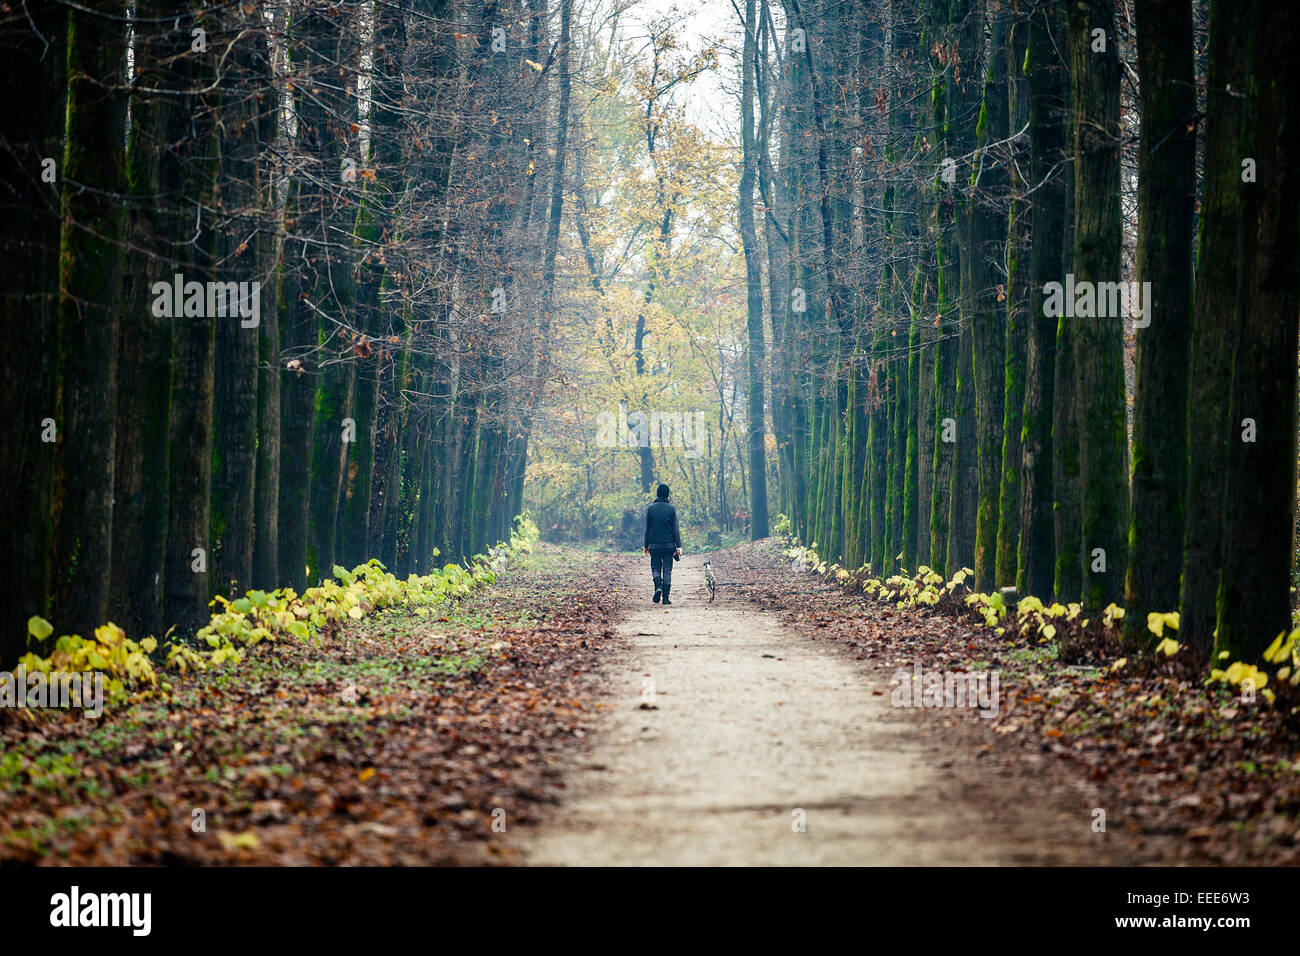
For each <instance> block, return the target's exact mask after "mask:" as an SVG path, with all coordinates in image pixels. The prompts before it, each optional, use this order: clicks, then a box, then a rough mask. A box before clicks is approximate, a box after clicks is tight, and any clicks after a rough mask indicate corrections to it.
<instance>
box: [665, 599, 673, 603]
mask: <svg viewBox="0 0 1300 956" xmlns="http://www.w3.org/2000/svg"><path fill="white" fill-rule="evenodd" d="M672 603H673V602H672V601H670V600H668V599H667V598H664V604H672Z"/></svg>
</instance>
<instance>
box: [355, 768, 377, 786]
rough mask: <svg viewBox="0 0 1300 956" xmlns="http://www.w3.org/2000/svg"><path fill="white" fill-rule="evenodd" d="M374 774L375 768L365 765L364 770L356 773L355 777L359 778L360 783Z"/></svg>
mask: <svg viewBox="0 0 1300 956" xmlns="http://www.w3.org/2000/svg"><path fill="white" fill-rule="evenodd" d="M374 775H375V768H374V767H367V768H366V769H365V770H363V771H361V773H360V774H358V775H357V779H358V780H360V781H361V782H362V783H365V782H366V781H367V780H369V779H370V778H371V777H373V776H374Z"/></svg>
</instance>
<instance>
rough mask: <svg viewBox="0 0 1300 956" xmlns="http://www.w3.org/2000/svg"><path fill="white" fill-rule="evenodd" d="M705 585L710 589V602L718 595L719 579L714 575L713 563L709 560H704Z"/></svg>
mask: <svg viewBox="0 0 1300 956" xmlns="http://www.w3.org/2000/svg"><path fill="white" fill-rule="evenodd" d="M704 586H705V587H706V588H708V589H709V603H710V604H712V603H713V599H714V598H715V597H717V596H718V581H717V579H716V578H715V577H714V576H713V565H712V564H710V563H709V562H708V561H705V562H704Z"/></svg>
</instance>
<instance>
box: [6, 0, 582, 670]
mask: <svg viewBox="0 0 1300 956" xmlns="http://www.w3.org/2000/svg"><path fill="white" fill-rule="evenodd" d="M571 18H572V10H571V3H570V0H556V2H554V3H551V2H549V0H502V2H498V0H490V2H489V0H329V2H324V0H288V2H257V0H245V2H241V3H233V4H232V3H214V2H189V3H184V4H180V5H177V4H169V3H161V2H157V0H133V2H131V3H128V2H126V0H87V2H85V3H82V4H75V5H65V4H61V3H54V2H49V3H46V2H36V3H30V2H29V3H20V4H17V5H14V6H11V7H8V8H6V10H5V11H4V13H3V14H2V15H0V49H2V50H3V54H4V55H5V56H6V57H7V59H8V62H9V66H10V69H8V70H7V71H6V76H5V80H4V81H3V82H4V86H3V95H0V101H2V102H0V137H3V148H2V149H0V163H3V174H2V175H0V181H2V182H3V184H4V185H3V193H2V196H3V198H0V204H2V205H3V208H0V249H2V250H3V256H2V257H0V258H2V262H0V269H3V270H4V272H5V278H4V279H3V288H4V294H3V299H2V300H0V301H2V302H3V306H2V307H3V310H4V328H5V330H6V335H7V338H8V339H9V341H8V342H7V343H6V345H7V347H6V349H5V350H4V351H3V354H2V355H0V396H3V407H4V409H5V412H6V414H5V416H4V420H3V424H0V428H3V429H4V435H3V438H2V439H0V441H2V442H3V447H4V448H5V449H6V452H7V457H8V462H9V468H10V475H9V482H8V483H7V484H8V493H7V494H6V495H5V498H4V502H3V504H2V505H0V509H3V513H0V535H3V543H4V551H5V553H7V554H9V555H10V556H11V565H10V570H8V571H7V574H6V578H5V592H6V598H5V600H4V601H3V602H0V606H3V609H4V617H3V621H0V635H2V636H0V659H4V660H12V659H13V658H14V657H15V656H16V655H17V654H19V653H21V652H22V650H23V649H24V637H25V632H26V620H27V617H28V616H29V615H31V614H42V615H44V616H46V617H48V618H49V619H51V620H52V621H54V622H55V624H56V627H57V628H58V629H59V631H60V632H62V633H72V632H80V633H87V631H88V629H90V628H93V627H94V626H96V625H98V624H101V623H103V622H104V621H105V620H108V619H112V620H114V621H116V622H118V623H119V624H121V625H122V626H124V627H125V628H127V630H128V632H131V633H155V634H161V633H162V631H163V630H164V629H166V628H167V627H169V626H171V625H180V626H181V627H182V628H183V629H184V628H188V627H192V626H193V625H194V624H196V623H197V622H199V621H201V620H204V619H206V613H207V604H208V601H209V599H210V598H211V597H212V596H213V595H216V594H229V593H231V592H233V591H236V590H243V589H246V588H248V587H264V588H270V587H275V586H279V585H293V586H295V587H297V588H299V589H301V588H302V587H304V586H305V585H307V584H309V583H312V582H314V581H315V580H318V579H319V578H320V577H321V576H322V575H329V574H330V572H331V568H332V567H333V565H334V564H336V563H338V564H345V565H348V566H351V565H353V564H355V563H359V562H362V561H365V560H367V559H369V558H371V557H378V558H380V559H382V560H383V561H384V562H385V563H386V564H387V565H389V566H391V567H393V568H394V569H395V570H398V571H399V572H402V573H405V572H407V571H423V570H427V569H428V568H430V567H432V566H434V565H435V564H441V563H443V562H444V561H446V560H455V559H457V558H460V557H464V556H468V555H471V554H473V553H475V552H478V551H482V550H483V549H485V548H486V547H487V546H489V545H491V544H492V543H493V542H495V541H497V540H500V539H502V538H503V537H505V536H506V535H507V533H508V530H509V523H510V520H511V518H512V516H513V515H514V514H515V513H516V512H517V511H518V510H519V503H520V499H521V494H522V480H523V473H524V468H525V462H526V456H527V436H528V433H529V430H530V420H531V414H532V411H533V409H534V408H535V404H536V396H537V395H538V394H539V393H540V391H541V388H542V385H543V383H544V382H545V381H546V379H547V378H548V376H549V374H550V368H551V355H550V354H549V351H548V348H547V343H548V340H549V326H550V323H551V313H552V309H553V305H552V301H553V289H554V285H555V282H554V280H555V260H556V249H557V245H558V235H559V227H560V218H561V214H562V206H563V199H564V193H563V188H562V186H563V183H564V177H565V158H566V153H567V149H566V133H567V128H568V118H567V111H568V103H569V96H570V90H569V87H570V78H569V71H568V59H569V49H568V47H569V42H568V41H569V31H570V22H571ZM439 554H441V557H437V556H438V555H439Z"/></svg>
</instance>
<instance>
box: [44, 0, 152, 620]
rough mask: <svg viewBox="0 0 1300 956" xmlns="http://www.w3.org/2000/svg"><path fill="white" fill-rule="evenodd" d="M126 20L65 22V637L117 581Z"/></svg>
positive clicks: (118, 12) (61, 507)
mask: <svg viewBox="0 0 1300 956" xmlns="http://www.w3.org/2000/svg"><path fill="white" fill-rule="evenodd" d="M125 14H126V7H125V4H123V3H121V2H119V0H100V2H93V3H89V4H87V5H84V6H81V7H78V8H76V9H73V10H71V11H70V12H69V14H68V17H69V19H68V34H67V36H68V61H67V66H68V81H67V83H68V87H67V88H68V111H67V117H68V119H67V137H66V143H65V148H64V154H63V163H62V167H63V168H62V176H63V178H64V180H65V182H66V186H65V188H64V191H63V221H64V223H65V228H64V230H63V236H62V247H61V250H60V255H59V352H60V373H59V378H60V381H61V384H62V393H63V398H62V405H61V414H60V415H59V416H58V418H57V422H58V425H59V429H60V431H61V432H62V435H61V440H60V444H59V457H58V466H57V467H58V470H57V472H56V476H55V482H56V484H55V487H56V489H57V501H56V504H55V513H56V514H57V515H58V526H57V531H56V534H55V539H54V540H55V554H56V555H57V556H58V557H59V558H60V559H61V564H62V568H61V571H60V573H59V574H58V576H57V577H56V579H55V588H54V607H55V614H56V616H57V618H58V621H57V623H58V626H59V628H60V631H61V632H62V633H79V634H89V633H90V632H91V631H92V630H93V629H94V628H95V627H97V626H98V625H100V624H103V623H104V620H105V615H106V614H107V612H108V595H109V585H110V582H111V579H112V560H113V555H112V551H113V547H112V546H113V540H112V537H113V465H114V461H115V454H116V452H115V437H116V434H117V428H116V414H117V344H118V341H117V339H118V325H119V321H120V318H121V312H120V310H119V307H118V301H117V298H118V296H117V292H118V289H119V285H120V284H119V281H118V269H119V266H120V263H121V245H120V239H121V234H122V226H123V219H124V217H123V206H122V202H121V199H120V197H121V196H123V195H124V194H125V193H126V190H127V179H126V150H125V144H126V104H127V91H126V77H125V73H124V64H125V61H126V56H125V53H126V34H125V29H124V27H125V23H126V16H125ZM35 425H36V423H33V426H35ZM24 630H25V629H24Z"/></svg>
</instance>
